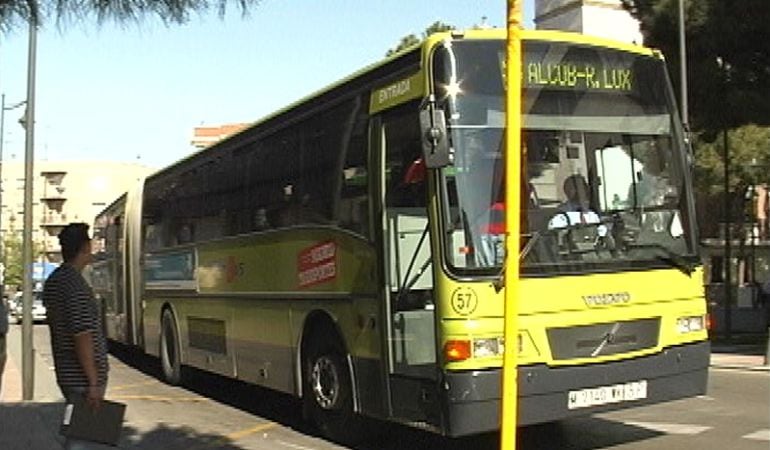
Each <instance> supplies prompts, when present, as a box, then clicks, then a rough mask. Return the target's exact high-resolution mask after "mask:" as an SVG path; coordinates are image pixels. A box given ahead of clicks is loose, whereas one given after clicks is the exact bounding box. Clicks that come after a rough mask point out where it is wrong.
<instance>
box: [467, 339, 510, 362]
mask: <svg viewBox="0 0 770 450" xmlns="http://www.w3.org/2000/svg"><path fill="white" fill-rule="evenodd" d="M501 347H502V346H501V345H500V340H499V339H498V338H489V339H474V340H473V357H474V358H486V357H490V356H499V355H500V354H502V353H503V351H502V348H501Z"/></svg>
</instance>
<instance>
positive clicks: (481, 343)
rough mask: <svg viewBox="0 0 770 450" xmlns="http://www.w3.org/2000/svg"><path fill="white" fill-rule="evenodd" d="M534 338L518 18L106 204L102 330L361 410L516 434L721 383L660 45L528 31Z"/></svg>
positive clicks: (430, 46) (330, 409)
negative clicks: (512, 224)
mask: <svg viewBox="0 0 770 450" xmlns="http://www.w3.org/2000/svg"><path fill="white" fill-rule="evenodd" d="M523 37H524V41H523V49H524V51H523V52H524V55H523V68H524V70H523V74H522V77H523V79H522V81H523V84H522V85H523V92H522V94H523V103H522V114H523V116H522V118H523V136H522V143H523V145H522V147H523V148H522V149H521V151H522V154H523V161H525V162H526V163H525V165H526V166H525V167H524V168H523V169H524V170H523V173H524V179H525V183H523V184H524V185H523V186H522V187H523V189H522V191H523V192H525V194H524V195H523V197H525V198H523V199H522V209H521V211H520V216H521V223H522V230H523V239H522V248H521V253H520V260H521V264H522V269H521V272H522V280H521V283H520V289H521V299H520V305H519V311H520V316H519V326H520V332H519V335H518V339H517V340H516V341H515V342H512V343H505V342H503V339H502V338H503V306H504V305H503V298H504V292H503V290H504V289H505V286H504V280H503V279H502V276H501V274H502V272H503V267H502V263H503V260H504V255H503V249H504V246H503V236H504V233H505V229H504V225H503V223H504V221H503V215H504V214H505V199H504V198H503V194H502V193H503V191H504V183H505V182H506V179H505V174H504V173H503V167H504V165H503V162H502V158H503V154H502V142H503V134H504V131H505V130H504V110H503V103H504V102H503V99H504V96H505V95H504V85H505V83H504V77H503V73H504V48H505V33H504V31H502V30H469V31H466V32H457V31H453V32H448V33H440V34H435V35H433V36H431V37H430V38H428V39H426V40H425V41H424V42H423V43H421V44H420V45H417V46H415V47H413V48H411V49H408V50H406V51H403V52H401V53H399V54H397V55H395V56H393V57H391V58H388V59H386V60H384V61H382V62H380V63H378V64H376V65H373V66H371V67H368V68H366V69H364V70H362V71H360V72H358V73H356V74H354V75H352V76H350V77H348V78H346V79H344V80H342V81H340V82H339V83H337V84H335V85H333V86H330V87H328V88H327V89H324V90H322V91H320V92H318V93H316V94H314V95H312V96H310V97H309V98H307V99H305V100H302V101H299V102H297V103H295V104H293V105H291V106H289V107H287V108H285V109H283V110H281V111H278V112H276V113H275V114H273V115H270V116H269V117H266V118H264V119H262V120H260V121H258V122H257V123H255V124H253V125H252V126H250V127H248V128H247V129H245V130H244V131H242V132H240V133H238V134H236V135H234V136H232V137H229V138H227V139H225V140H223V141H221V142H219V143H216V144H215V145H212V146H211V147H209V148H206V149H204V150H202V151H200V152H198V153H195V154H193V155H191V156H190V157H188V158H186V159H184V160H182V161H179V162H177V163H175V164H173V165H171V166H169V167H167V168H165V169H163V170H160V171H159V172H157V173H155V174H153V175H152V176H150V177H148V178H147V179H146V180H144V181H143V183H142V184H141V186H138V187H137V188H136V189H135V190H133V191H132V192H129V193H127V194H126V195H125V196H123V197H122V198H121V199H119V200H117V201H116V202H115V203H114V204H112V205H111V206H110V207H108V208H107V209H106V210H105V211H104V212H103V213H102V214H100V215H99V217H98V218H97V220H96V227H95V238H96V241H97V243H98V244H99V245H98V248H99V249H100V251H99V254H98V257H97V261H96V263H95V264H94V277H93V279H94V286H95V291H96V292H97V294H98V297H99V298H100V301H101V302H102V303H103V307H104V315H105V322H106V328H107V331H108V335H109V338H110V339H112V340H114V341H116V342H120V343H123V344H125V345H128V346H136V347H138V348H139V349H141V350H143V351H144V352H146V353H148V354H150V355H156V356H158V357H159V358H160V361H161V364H162V368H163V374H164V376H165V378H166V380H168V381H169V382H172V383H175V382H178V381H179V380H180V377H181V375H182V370H181V369H182V366H193V367H197V368H199V369H203V370H206V371H211V372H215V373H218V374H222V375H225V376H228V377H232V378H235V379H239V380H244V381H246V382H250V383H254V384H256V385H259V386H264V387H266V388H270V389H275V390H278V391H282V392H286V393H289V394H292V395H295V396H297V397H299V398H301V399H303V405H304V407H303V411H304V412H305V413H306V414H307V416H308V417H309V418H310V419H311V420H312V421H313V422H315V423H316V424H317V425H318V426H319V427H320V429H321V430H322V431H323V432H324V433H325V434H327V435H329V436H336V437H339V436H344V435H345V434H346V432H347V431H349V430H353V429H354V428H355V427H353V426H352V424H354V423H355V421H357V419H358V418H359V417H360V416H369V417H374V418H379V419H385V420H392V421H397V422H401V423H405V424H409V425H412V426H415V427H420V428H423V429H427V430H432V431H435V432H437V433H442V434H444V435H448V436H462V435H469V434H474V433H481V432H486V431H490V430H495V429H499V426H500V425H499V424H500V421H499V410H500V387H501V366H502V353H503V349H504V344H508V345H509V348H513V349H514V350H515V351H517V352H518V354H519V362H520V366H519V367H518V379H519V405H520V406H519V414H518V417H519V423H520V425H527V424H534V423H540V422H546V421H555V420H559V419H562V418H566V417H570V416H576V415H587V414H592V413H596V412H604V411H608V410H613V409H618V408H627V407H634V406H637V405H643V404H650V403H656V402H663V401H668V400H672V399H678V398H684V397H689V396H695V395H699V394H703V393H704V392H705V390H706V383H707V369H708V360H709V344H708V341H707V331H706V330H705V322H706V317H705V315H706V305H705V302H704V296H703V285H702V269H701V268H700V267H699V260H698V256H697V246H696V242H697V240H696V238H697V234H696V233H697V231H696V224H695V213H694V206H693V192H692V182H691V176H690V165H689V162H688V161H689V160H688V153H687V151H686V145H685V140H684V136H683V132H682V129H681V126H680V122H679V118H678V117H677V111H676V106H675V101H674V98H673V96H672V89H671V87H670V83H669V79H668V77H667V75H666V71H665V65H664V61H663V59H662V57H661V55H660V53H658V52H656V51H654V50H650V49H647V48H643V47H639V46H634V45H628V44H622V43H616V42H611V41H606V40H600V39H596V38H590V37H587V36H582V35H576V34H569V33H562V32H552V31H525V32H524V33H523Z"/></svg>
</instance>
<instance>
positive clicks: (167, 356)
mask: <svg viewBox="0 0 770 450" xmlns="http://www.w3.org/2000/svg"><path fill="white" fill-rule="evenodd" d="M160 364H161V367H162V369H163V378H164V379H165V380H166V382H167V383H169V384H171V385H177V384H179V382H180V381H181V380H182V362H181V357H180V355H179V332H178V331H177V327H176V319H175V318H174V313H173V312H171V310H170V309H166V310H164V311H163V315H162V316H161V323H160Z"/></svg>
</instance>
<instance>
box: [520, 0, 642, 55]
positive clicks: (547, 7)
mask: <svg viewBox="0 0 770 450" xmlns="http://www.w3.org/2000/svg"><path fill="white" fill-rule="evenodd" d="M535 26H536V27H537V28H538V29H543V30H562V31H573V32H576V33H582V34H588V35H591V36H598V37H602V38H607V39H613V40H616V41H622V42H629V43H636V44H639V45H641V44H642V33H641V31H640V30H639V22H638V21H637V20H636V19H634V18H633V17H632V16H631V14H629V12H628V11H626V10H625V9H624V8H623V5H622V4H621V2H620V0H535Z"/></svg>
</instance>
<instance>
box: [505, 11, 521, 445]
mask: <svg viewBox="0 0 770 450" xmlns="http://www.w3.org/2000/svg"><path fill="white" fill-rule="evenodd" d="M521 3H522V2H521V0H508V45H507V52H506V64H505V83H506V85H507V87H506V92H507V94H506V103H505V104H506V106H505V111H506V114H505V117H506V119H505V120H506V122H505V126H506V132H505V136H506V138H505V140H506V142H505V148H506V150H505V173H506V176H505V179H506V183H505V204H506V206H505V229H506V239H505V255H506V256H505V258H506V261H505V332H504V333H505V334H504V336H505V353H504V356H503V394H502V398H503V401H502V413H501V419H500V448H501V450H514V449H515V448H516V425H517V419H516V413H517V407H518V401H517V400H518V398H517V395H518V394H517V385H516V383H517V382H516V375H517V366H518V361H517V358H518V351H519V348H518V347H519V343H518V341H519V330H518V313H519V311H518V310H519V308H518V301H519V234H520V222H519V217H520V215H521V213H520V211H521V64H522V62H521V60H522V54H521V17H522V16H521Z"/></svg>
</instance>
